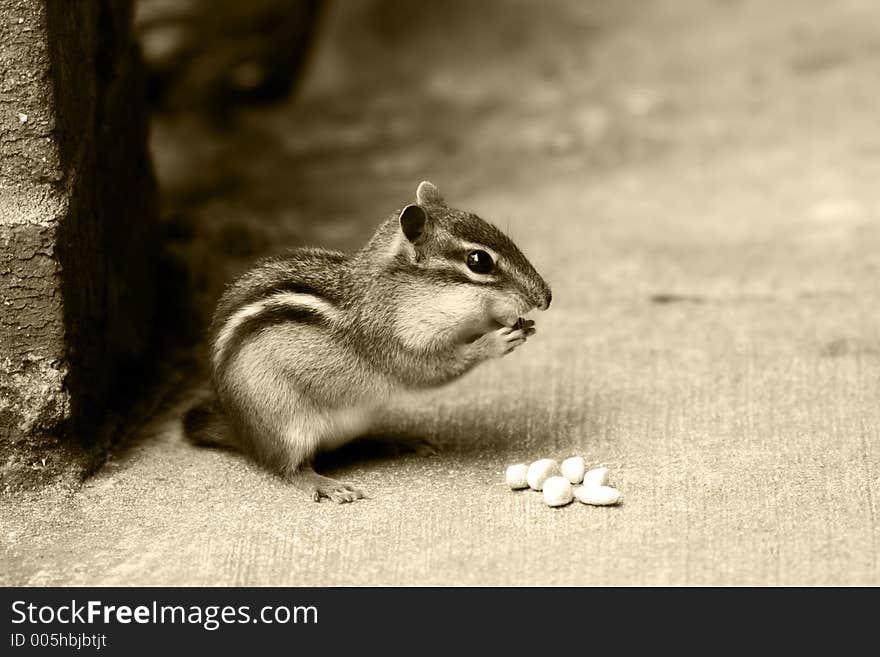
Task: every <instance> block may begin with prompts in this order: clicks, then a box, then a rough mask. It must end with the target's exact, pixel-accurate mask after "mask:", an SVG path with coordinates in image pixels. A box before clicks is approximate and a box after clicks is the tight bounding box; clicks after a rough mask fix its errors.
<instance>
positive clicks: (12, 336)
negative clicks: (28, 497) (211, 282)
mask: <svg viewBox="0 0 880 657" xmlns="http://www.w3.org/2000/svg"><path fill="white" fill-rule="evenodd" d="M131 4H132V3H131V1H130V0H90V1H89V2H74V1H65V0H0V491H3V490H6V489H9V488H15V487H19V486H21V485H33V484H35V483H39V482H41V481H46V480H48V479H56V478H58V477H59V476H63V477H72V478H76V477H79V476H82V474H83V473H85V472H87V471H88V470H89V469H90V468H92V467H94V466H95V464H97V463H98V462H99V460H100V457H101V454H102V453H103V451H104V449H105V448H106V446H107V444H108V442H109V439H110V436H111V434H112V433H113V430H114V426H113V425H114V422H115V421H116V420H115V419H114V418H115V417H116V411H117V410H118V409H120V408H122V407H124V406H125V404H126V402H127V401H128V400H130V399H131V398H133V396H134V393H135V388H137V382H138V381H140V380H141V379H142V378H143V377H142V376H141V374H140V369H139V368H140V365H141V364H142V363H143V362H144V360H145V358H146V356H147V354H148V353H149V350H150V345H151V344H152V341H153V335H152V333H153V328H152V327H153V326H154V325H155V323H154V321H153V317H154V316H153V313H154V308H155V303H154V301H155V300H154V298H153V296H154V292H153V290H154V288H155V286H154V278H155V275H156V274H155V263H156V254H157V250H158V236H157V231H156V202H155V185H154V183H153V177H152V173H151V168H150V162H149V157H148V154H147V150H146V125H147V120H146V112H145V106H144V102H143V88H144V84H143V71H142V67H141V65H140V54H139V51H138V48H137V45H136V44H135V43H134V41H133V40H132V38H131V36H130V23H131V9H132V8H131Z"/></svg>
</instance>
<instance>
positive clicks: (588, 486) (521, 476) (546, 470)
mask: <svg viewBox="0 0 880 657" xmlns="http://www.w3.org/2000/svg"><path fill="white" fill-rule="evenodd" d="M506 478H507V485H508V486H510V488H511V490H519V489H522V488H531V489H532V490H537V491H542V492H543V493H544V502H545V503H546V504H547V506H565V505H566V504H569V503H570V502H571V501H572V500H573V499H574V498H577V500H578V501H579V502H583V503H584V504H592V505H594V506H609V505H611V504H619V503H620V500H621V496H620V491H618V490H617V489H616V488H612V487H611V486H608V468H594V469H592V470H589V471H587V464H586V461H584V459H583V458H582V457H580V456H572V457H571V458H567V459H565V460H564V461H563V462H562V465H560V464H559V463H558V462H557V461H554V460H553V459H540V460H538V461H535V462H534V463H532V464H531V465H526V464H525V463H517V464H516V465H511V466H510V467H509V468H507V473H506ZM578 484H581V485H580V486H578V487H577V488H574V486H577V485H578Z"/></svg>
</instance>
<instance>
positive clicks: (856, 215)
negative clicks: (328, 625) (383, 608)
mask: <svg viewBox="0 0 880 657" xmlns="http://www.w3.org/2000/svg"><path fill="white" fill-rule="evenodd" d="M878 67H880V3H876V2H872V1H871V0H837V1H833V2H831V1H829V2H820V1H819V0H778V1H777V0H774V1H772V2H769V1H768V2H761V1H759V0H683V1H678V0H650V1H643V2H636V1H625V2H610V1H601V0H553V1H551V2H538V1H534V0H481V1H479V2H467V1H465V0H450V1H447V2H442V1H434V0H431V1H427V0H426V1H415V0H413V1H407V0H250V1H248V2H241V1H235V0H0V585H2V586H4V587H16V588H17V587H22V588H24V587H117V586H118V587H365V588H366V587H389V588H390V587H393V588H401V587H429V586H430V587H481V588H497V587H594V586H602V587H844V586H845V587H873V586H877V585H878V584H880V520H878V515H880V440H878V436H880V428H878V427H880V403H878V402H880V187H878V180H880V130H878V129H877V128H878V119H880V78H878V75H877V72H878ZM297 605H299V606H297ZM309 605H311V606H309ZM22 609H24V608H23V607H22ZM84 609H88V607H87V606H86V607H84ZM150 609H151V611H150V613H151V614H153V616H151V618H156V617H159V618H161V608H160V607H155V608H150ZM157 609H158V610H159V611H156V610H157ZM321 610H322V607H321V606H320V605H319V604H317V603H315V604H314V605H312V603H307V602H305V601H299V602H295V601H290V602H289V607H286V608H284V607H282V608H281V611H282V612H285V613H286V614H287V618H288V619H291V618H293V619H294V620H293V621H290V622H296V620H295V619H296V618H300V619H302V620H303V621H304V622H319V621H318V618H321V616H320V614H321ZM277 611H278V610H277V609H274V611H273V613H275V616H274V618H275V619H276V620H275V623H276V624H278V623H285V622H287V621H284V620H280V619H282V618H283V617H284V616H283V614H282V615H281V616H279V615H278V614H277ZM21 613H22V619H24V613H25V612H24V611H22V612H21ZM96 613H97V612H96ZM108 613H109V612H108ZM145 613H146V612H145ZM242 613H243V612H242ZM247 619H248V622H249V621H250V616H248V617H247ZM37 620H38V621H39V619H37ZM209 620H211V622H216V623H217V624H218V625H219V624H220V621H217V620H216V619H215V618H210V619H209ZM22 622H23V621H22ZM119 622H125V621H119ZM193 622H196V623H201V624H204V622H205V618H204V617H202V616H199V618H198V620H197V621H193ZM224 622H226V621H225V620H224ZM242 622H244V621H242ZM254 622H255V623H257V621H256V620H255V621H254ZM266 622H270V621H266ZM209 629H211V628H209ZM14 631H16V632H24V630H19V629H15V630H14ZM77 631H79V630H77ZM90 631H91V630H90ZM21 636H22V637H25V638H22V639H21V641H22V642H23V643H24V642H26V641H27V640H30V639H27V638H26V637H29V636H31V635H29V634H22V635H21ZM96 636H97V635H96ZM109 636H110V638H109V639H107V640H106V641H107V643H106V644H104V645H109V646H113V645H117V646H118V645H119V643H118V641H117V643H116V644H114V642H113V641H114V639H113V636H112V632H110V633H109ZM5 640H6V639H4V641H5ZM11 640H12V641H13V644H12V645H13V647H15V645H16V644H15V643H14V642H15V641H16V640H18V639H16V638H15V637H14V636H13V638H12V639H11ZM84 640H85V639H84V638H83V639H81V641H84ZM94 641H99V639H97V638H96V639H94ZM22 645H23V644H22ZM50 645H51V644H50ZM71 645H72V644H71ZM77 645H88V644H82V643H81V644H77ZM92 645H97V644H92Z"/></svg>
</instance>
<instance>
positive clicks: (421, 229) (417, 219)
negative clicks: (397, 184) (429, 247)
mask: <svg viewBox="0 0 880 657" xmlns="http://www.w3.org/2000/svg"><path fill="white" fill-rule="evenodd" d="M427 225H428V215H427V213H425V211H424V210H422V208H420V207H419V206H418V205H407V206H406V207H405V208H404V209H403V210H401V211H400V230H402V231H403V234H404V235H405V236H406V239H408V240H409V241H410V242H412V243H413V244H417V243H419V241H421V239H422V238H423V237H424V235H425V228H426V227H427Z"/></svg>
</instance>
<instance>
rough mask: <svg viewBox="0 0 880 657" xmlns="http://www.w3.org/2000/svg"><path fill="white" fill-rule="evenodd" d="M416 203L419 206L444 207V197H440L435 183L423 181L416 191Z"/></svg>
mask: <svg viewBox="0 0 880 657" xmlns="http://www.w3.org/2000/svg"><path fill="white" fill-rule="evenodd" d="M416 203H418V204H419V205H443V197H442V196H440V190H439V189H437V186H436V185H435V184H434V183H432V182H428V181H427V180H423V181H422V182H421V183H419V188H418V189H417V190H416Z"/></svg>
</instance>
